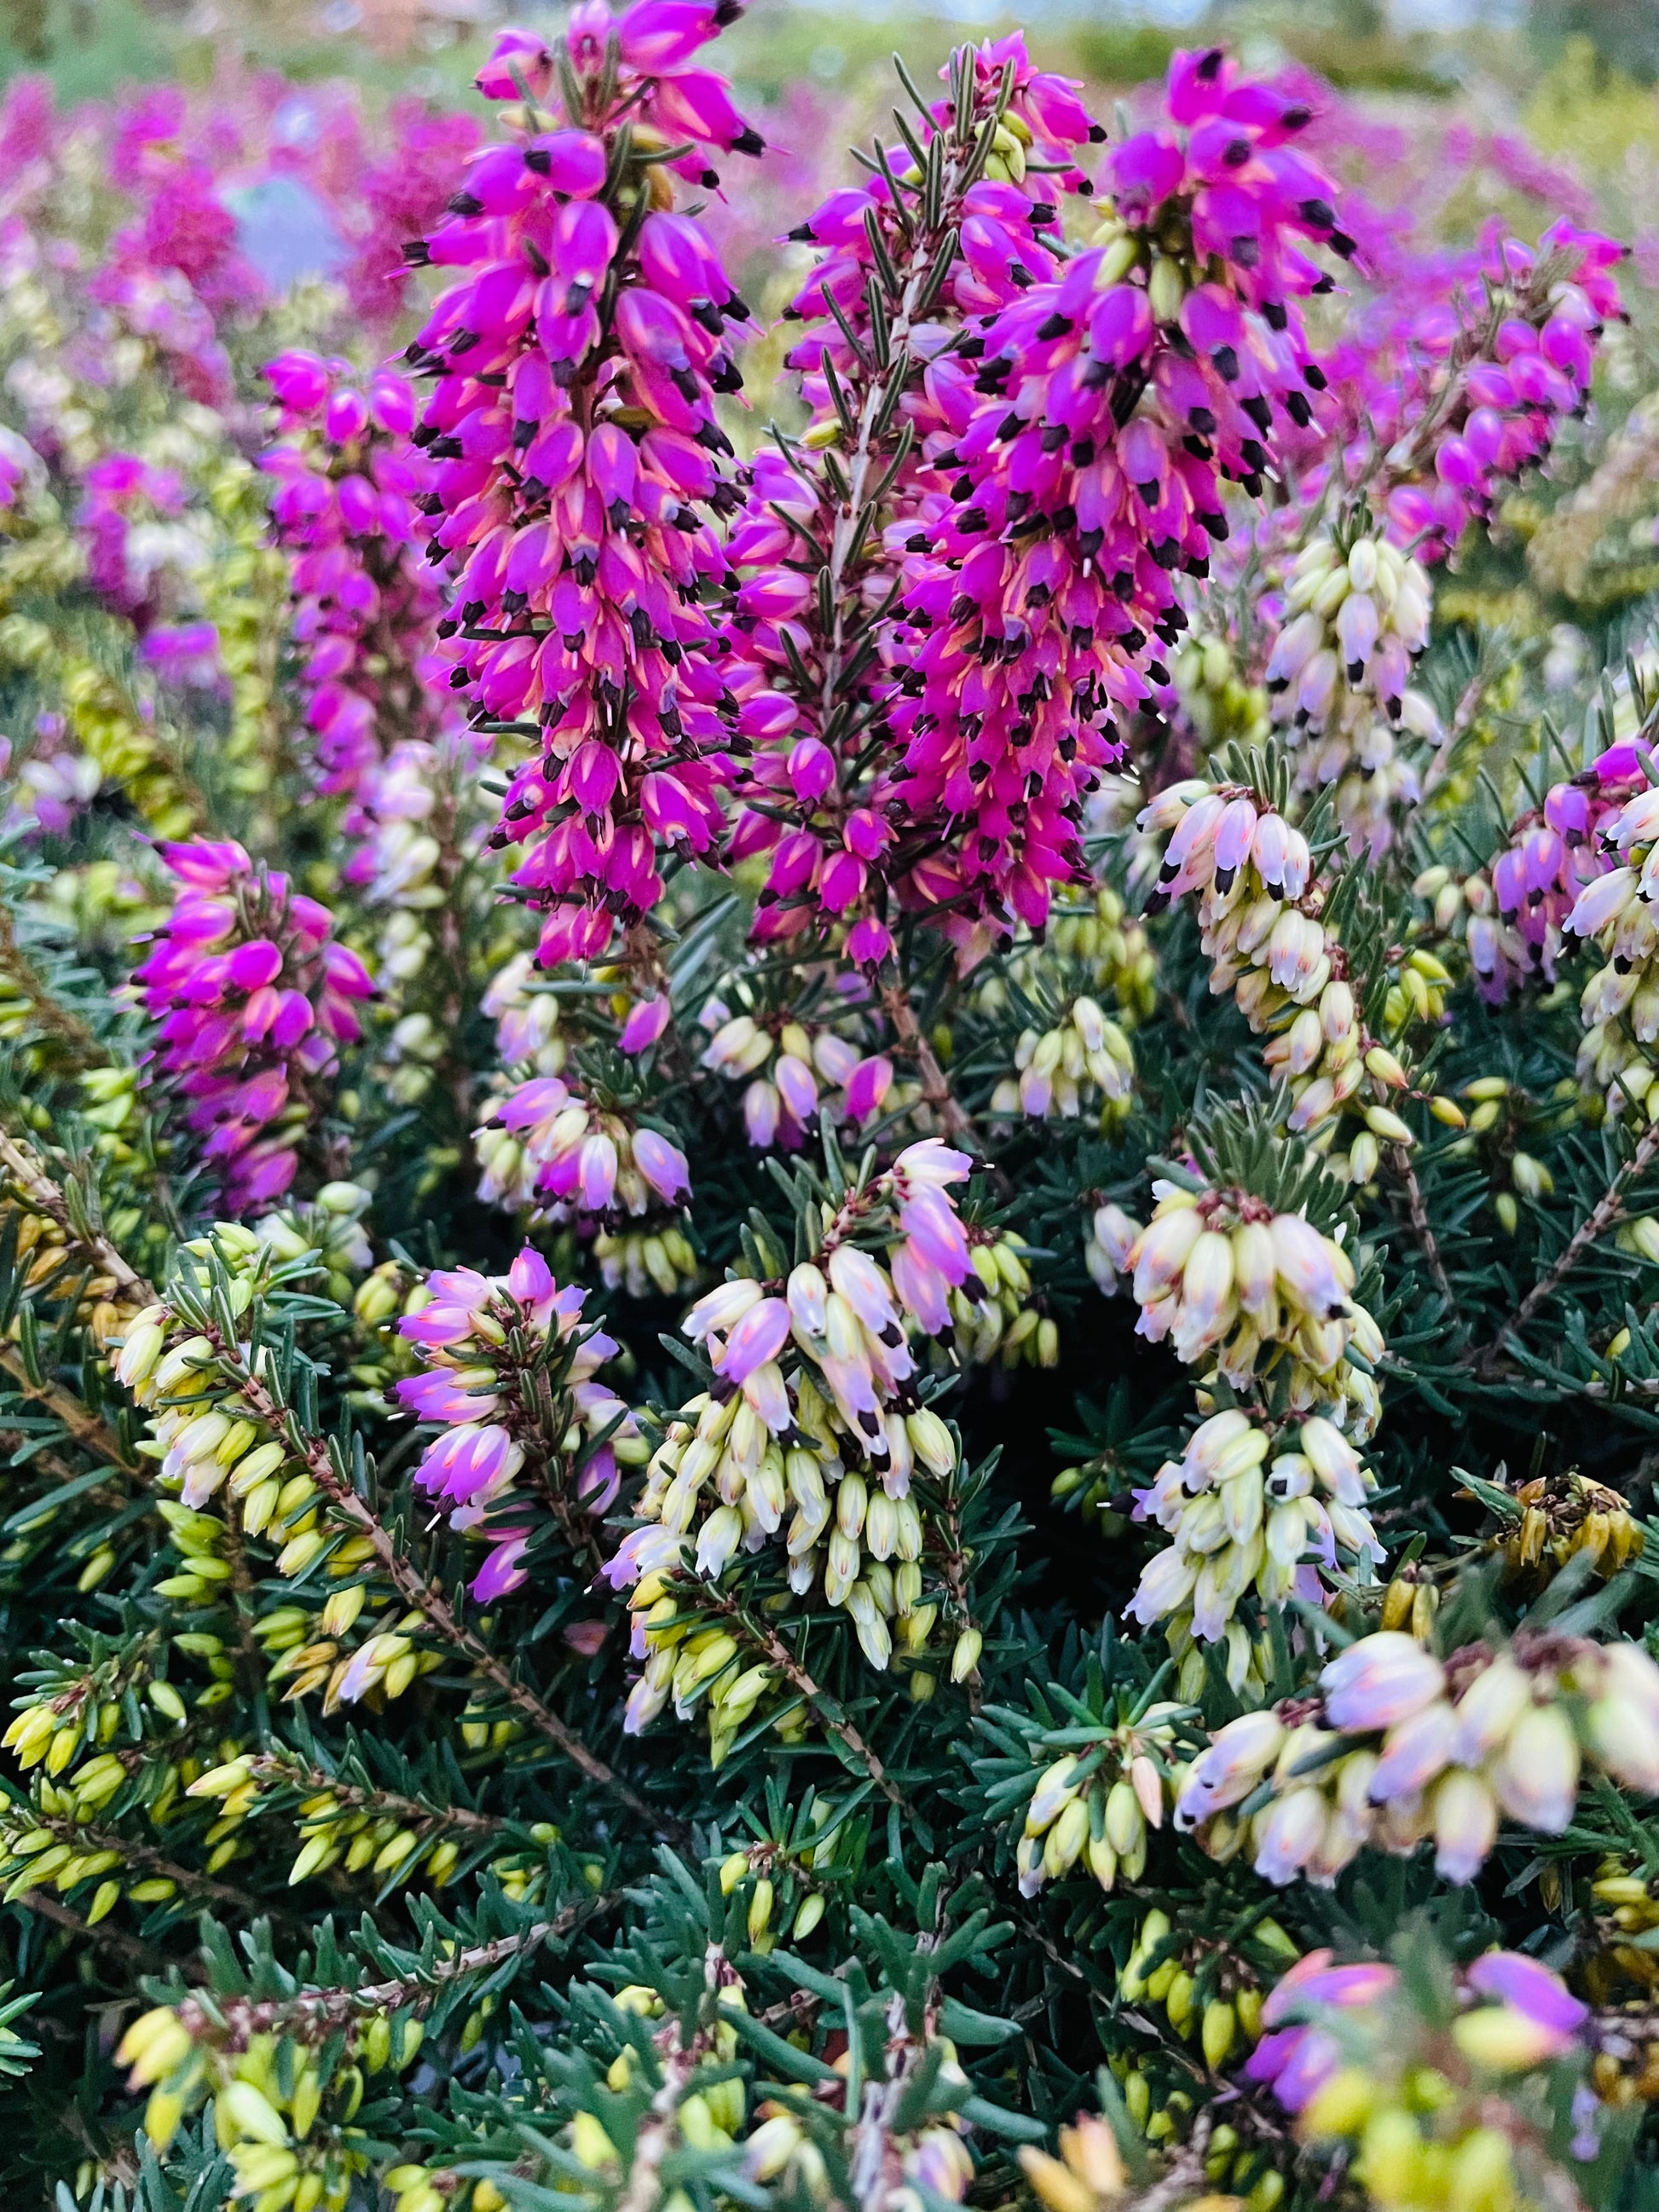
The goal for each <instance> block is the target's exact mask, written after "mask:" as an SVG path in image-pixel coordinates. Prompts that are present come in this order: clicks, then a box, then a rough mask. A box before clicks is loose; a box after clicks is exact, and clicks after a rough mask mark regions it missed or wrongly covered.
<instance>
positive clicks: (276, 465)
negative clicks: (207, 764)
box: [261, 352, 457, 903]
mask: <svg viewBox="0 0 1659 2212" xmlns="http://www.w3.org/2000/svg"><path fill="white" fill-rule="evenodd" d="M265 374H266V376H267V378H268V379H269V380H270V386H271V389H272V391H273V392H275V394H276V399H277V402H278V404H279V405H280V408H281V410H282V414H281V422H280V429H281V435H280V436H279V438H278V440H277V441H276V443H275V444H274V445H272V446H271V447H269V448H268V449H267V451H266V452H265V453H264V456H263V459H262V461H261V466H262V467H263V468H264V471H266V473H267V474H268V475H270V477H272V478H273V479H274V482H275V489H273V491H272V493H271V495H270V513H271V520H272V521H273V523H274V525H275V527H276V535H277V538H278V542H279V543H281V544H283V545H285V546H286V547H288V548H289V549H290V550H291V552H292V556H293V590H294V596H295V617H294V640H295V644H296V646H298V647H299V648H300V650H301V654H302V655H303V659H302V662H301V689H302V691H303V694H304V696H305V702H306V722H307V727H308V729H309V730H310V732H311V733H312V740H313V744H314V745H315V748H316V769H317V787H318V789H319V792H321V793H323V794H324V795H325V797H328V798H337V799H344V800H345V801H346V812H345V827H346V831H347V834H348V836H353V837H361V836H363V835H364V833H365V832H366V831H369V830H371V829H378V830H379V835H378V836H375V837H374V838H373V839H372V841H371V842H370V843H369V844H368V847H367V848H365V850H364V851H363V852H362V853H361V854H357V855H356V856H355V857H354V860H353V861H352V862H351V863H350V864H349V866H348V868H347V876H348V879H349V880H362V879H364V878H367V884H366V890H367V896H368V899H369V901H370V902H371V903H374V902H382V903H383V902H386V900H387V899H389V898H390V897H392V896H398V897H400V898H401V899H402V900H403V901H404V902H405V903H407V902H408V901H409V899H410V896H411V895H414V896H416V898H418V896H420V895H421V893H422V892H423V891H424V890H426V888H427V887H426V885H425V884H423V883H422V882H420V881H418V880H417V879H418V878H422V877H424V876H425V875H426V874H427V873H428V872H429V869H430V866H431V865H432V862H433V860H435V858H436V850H437V848H436V847H435V846H434V847H433V849H432V853H431V854H430V855H429V856H428V855H427V854H424V853H422V851H420V850H419V849H418V844H419V833H418V832H416V831H414V830H413V829H412V827H411V823H412V821H413V820H416V819H418V818H419V812H418V811H417V809H418V805H419V801H418V799H415V798H414V793H420V792H422V791H424V789H425V788H426V787H428V786H429V784H430V783H431V782H432V781H434V779H435V775H436V774H437V772H438V765H439V755H440V751H441V750H449V749H453V746H454V744H455V743H456V741H457V732H456V728H455V721H456V718H455V715H454V713H453V708H451V707H450V706H449V705H448V703H447V695H446V692H445V690H444V689H443V686H444V685H445V684H447V675H448V668H447V663H446V662H444V661H443V660H442V659H441V658H440V656H439V655H438V653H437V652H436V649H435V648H436V643H437V640H436V626H437V623H438V620H439V617H440V616H441V612H442V609H443V598H442V594H441V592H440V590H439V588H438V585H437V581H436V580H435V578H434V577H433V576H432V574H431V573H430V571H429V570H428V568H425V567H424V566H423V565H422V562H420V560H419V558H418V556H417V554H416V547H415V544H414V542H413V541H414V536H415V532H416V521H417V516H416V501H417V500H418V499H419V498H420V497H421V496H422V493H423V491H424V489H425V486H426V482H427V478H428V473H429V471H428V470H427V469H426V468H425V467H424V466H423V465H422V459H421V456H420V455H419V454H417V453H415V452H414V451H413V450H412V449H411V447H410V445H409V443H408V435H409V432H410V428H412V426H413V423H414V420H415V395H414V392H412V390H411V389H410V386H409V384H408V383H407V382H406V381H405V380H404V378H402V377H400V376H395V375H393V374H391V372H390V371H387V370H384V369H383V370H380V372H378V373H377V374H375V375H374V376H373V377H371V378H369V379H368V380H367V383H366V386H365V385H364V383H363V382H362V380H358V379H356V377H354V376H353V375H352V374H351V373H350V371H349V368H347V366H346V364H345V363H343V362H337V361H334V362H329V361H323V360H320V359H319V357H318V356H316V355H314V354H307V353H299V352H295V353H287V354H283V355H282V356H280V357H279V358H278V359H276V360H275V361H273V362H270V364H269V365H268V366H267V368H266V370H265ZM410 787H413V789H412V791H411V788H410ZM411 802H413V803H411ZM425 804H426V806H427V807H428V808H429V806H430V804H431V802H430V799H429V798H428V799H426V802H425ZM433 895H434V896H435V897H436V898H437V899H439V900H441V898H442V896H443V893H442V891H441V889H435V890H434V894H433Z"/></svg>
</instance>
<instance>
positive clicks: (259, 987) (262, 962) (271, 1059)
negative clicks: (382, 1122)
mask: <svg viewBox="0 0 1659 2212" xmlns="http://www.w3.org/2000/svg"><path fill="white" fill-rule="evenodd" d="M163 857H164V858H165V859H166V860H167V865H168V866H169V867H170V868H171V869H172V871H173V874H174V875H175V876H176V877H177V878H179V882H180V884H182V886H183V888H182V889H181V890H180V891H179V895H178V896H177V898H176V899H175V901H174V902H173V912H172V915H170V917H169V919H168V921H167V923H166V924H165V925H164V927H162V928H161V930H160V931H159V932H158V933H157V935H156V940H155V945H154V948H153V950H152V951H150V953H149V957H148V958H147V959H146V960H145V961H144V962H143V964H142V965H141V966H140V967H138V968H137V969H135V970H134V972H133V982H134V985H135V987H136V988H137V994H138V996H139V999H140V1001H141V1003H142V1004H143V1007H144V1010H145V1012H147V1013H148V1014H149V1016H150V1018H151V1019H152V1020H153V1021H154V1022H155V1024H156V1030H155V1047H154V1050H153V1053H152V1057H151V1063H150V1065H151V1070H152V1075H151V1079H152V1080H159V1081H161V1082H162V1083H164V1084H166V1085H167V1087H168V1088H169V1089H170V1090H171V1091H173V1092H174V1093H175V1094H176V1095H177V1096H178V1097H180V1098H181V1099H183V1100H185V1102H186V1104H185V1120H186V1121H187V1123H188V1125H189V1126H190V1127H191V1129H193V1130H194V1131H195V1132H196V1133H197V1134H198V1135H199V1136H200V1137H201V1138H202V1139H204V1143H203V1155H204V1158H205V1159H206V1160H207V1161H208V1162H210V1164H212V1165H213V1166H214V1167H215V1169H216V1171H217V1172H218V1174H219V1176H220V1177H221V1182H222V1194H221V1201H220V1202H221V1204H222V1206H224V1207H225V1209H226V1210H227V1211H228V1212H231V1213H235V1214H240V1213H247V1212H252V1211H254V1210H255V1209H256V1208H258V1207H261V1206H267V1205H269V1204H270V1202H271V1201H272V1200H275V1199H277V1198H280V1197H281V1196H282V1194H283V1192H284V1191H286V1190H287V1189H288V1188H289V1184H290V1183H291V1182H293V1180H294V1176H295V1170H296V1168H297V1166H298V1164H299V1161H298V1152H297V1150H296V1146H298V1143H299V1141H300V1139H301V1136H302V1135H303V1133H304V1131H305V1128H306V1126H307V1121H308V1120H309V1118H310V1101H311V1100H312V1098H313V1096H314V1093H315V1090H316V1086H317V1085H319V1084H325V1083H327V1082H328V1081H329V1080H331V1079H332V1077H333V1075H334V1074H335V1073H336V1071H337V1066H338V1048H339V1047H340V1046H341V1045H343V1044H355V1043H356V1042H357V1041H358V1039H359V1038H360V1036H362V1027H361V1024H360V1022H359V1019H358V1016H357V1012H356V1008H357V1006H358V1005H359V1004H361V1002H362V1000H365V999H367V998H368V997H370V996H371V995H372V994H373V985H372V984H371V982H370V981H369V978H368V974H367V972H366V971H365V969H364V968H363V966H362V962H361V961H359V960H358V959H357V957H356V954H355V953H352V952H350V951H348V950H347V949H346V948H345V947H344V946H343V945H337V944H335V943H333V942H332V941H331V931H332V928H333V917H332V915H330V913H329V912H328V909H327V908H325V907H322V906H319V904H318V903H317V902H316V901H315V900H314V899H309V898H305V897H302V896H300V895H299V894H297V893H295V891H293V890H291V889H290V887H289V881H288V878H287V877H286V876H283V875H276V874H270V873H267V872H265V871H264V870H263V869H256V868H255V867H254V866H253V863H252V861H251V860H249V858H248V856H247V854H246V853H245V852H244V851H243V849H242V848H241V847H240V845H237V844H234V843H232V842H222V843H219V844H209V843H206V842H198V843H196V844H192V845H170V846H167V847H164V848H163ZM291 1105H292V1106H295V1107H297V1108H298V1109H300V1110H299V1111H298V1113H297V1114H296V1113H293V1112H290V1111H289V1109H290V1106H291Z"/></svg>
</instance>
